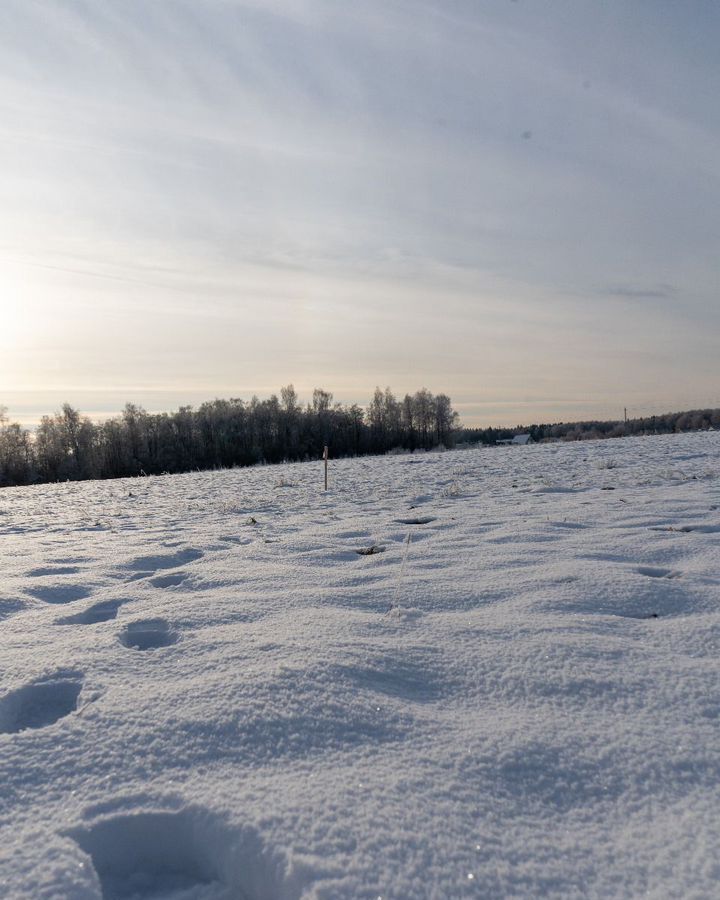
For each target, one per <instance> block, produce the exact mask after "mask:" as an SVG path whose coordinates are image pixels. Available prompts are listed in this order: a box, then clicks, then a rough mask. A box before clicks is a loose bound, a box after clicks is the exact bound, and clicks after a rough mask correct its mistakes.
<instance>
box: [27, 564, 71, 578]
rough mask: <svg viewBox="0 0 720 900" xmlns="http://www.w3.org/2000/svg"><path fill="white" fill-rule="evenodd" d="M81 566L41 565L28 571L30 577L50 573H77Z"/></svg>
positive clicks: (43, 575)
mask: <svg viewBox="0 0 720 900" xmlns="http://www.w3.org/2000/svg"><path fill="white" fill-rule="evenodd" d="M79 572H80V567H79V566H41V567H40V568H38V569H33V570H32V571H30V572H28V578H44V577H46V576H48V575H77V574H78V573H79Z"/></svg>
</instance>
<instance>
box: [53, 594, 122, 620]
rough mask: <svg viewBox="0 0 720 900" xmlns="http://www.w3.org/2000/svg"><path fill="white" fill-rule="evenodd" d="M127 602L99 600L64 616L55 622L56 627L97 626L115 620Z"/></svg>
mask: <svg viewBox="0 0 720 900" xmlns="http://www.w3.org/2000/svg"><path fill="white" fill-rule="evenodd" d="M127 602H128V601H127V600H101V601H100V603H94V604H93V605H92V606H88V608H87V609H85V610H83V611H82V612H80V613H76V614H75V615H72V616H64V617H63V618H62V619H57V620H56V621H55V624H56V625H97V624H98V623H99V622H110V621H111V620H112V619H116V618H117V614H118V610H119V609H120V607H121V606H122V605H123V603H127Z"/></svg>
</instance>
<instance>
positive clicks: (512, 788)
mask: <svg viewBox="0 0 720 900" xmlns="http://www.w3.org/2000/svg"><path fill="white" fill-rule="evenodd" d="M321 466H322V464H321V463H317V464H316V463H312V464H294V465H286V466H280V467H259V468H254V469H238V470H234V471H228V472H214V473H195V474H191V475H179V476H172V477H170V476H168V477H157V478H143V479H132V480H123V481H110V482H94V483H75V484H61V485H49V486H42V487H35V488H17V489H7V490H4V491H2V492H0V534H1V535H2V544H1V546H2V580H1V582H0V617H2V622H1V624H0V632H1V634H2V638H1V640H0V647H1V650H0V665H1V671H0V816H1V820H0V821H1V824H2V832H1V834H0V895H1V896H2V897H4V898H5V897H7V898H16V897H18V898H24V897H28V898H29V897H32V898H50V897H56V898H60V897H63V898H64V897H69V898H83V900H84V898H97V897H100V896H102V897H106V898H174V900H191V898H192V900H210V898H213V900H220V898H244V900H261V898H263V900H269V898H278V900H298V898H305V900H307V898H325V900H330V898H333V900H334V898H378V897H382V898H386V900H389V898H443V900H445V898H465V897H540V896H548V897H550V896H563V897H581V896H582V897H600V896H602V897H612V896H615V897H638V896H646V897H656V898H661V897H662V898H669V897H684V898H687V897H695V898H699V897H713V896H714V897H717V896H720V841H719V836H720V821H719V812H718V811H719V810H720V682H719V680H718V646H719V644H720V553H719V549H720V481H719V480H718V476H719V475H720V434H718V433H704V434H693V435H678V436H668V437H647V438H635V439H625V440H616V441H605V442H591V443H580V444H556V445H544V446H531V447H503V448H492V449H481V450H472V451H464V452H461V451H458V452H452V453H434V454H422V455H411V456H397V457H385V458H372V459H369V458H365V459H357V460H346V461H335V462H331V470H330V471H331V490H329V491H328V493H327V494H325V493H323V491H322V490H321V486H322V468H321ZM359 551H366V552H365V553H360V552H359Z"/></svg>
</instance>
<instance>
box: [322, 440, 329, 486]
mask: <svg viewBox="0 0 720 900" xmlns="http://www.w3.org/2000/svg"><path fill="white" fill-rule="evenodd" d="M323 459H324V460H325V490H327V464H328V446H327V444H325V446H324V447H323Z"/></svg>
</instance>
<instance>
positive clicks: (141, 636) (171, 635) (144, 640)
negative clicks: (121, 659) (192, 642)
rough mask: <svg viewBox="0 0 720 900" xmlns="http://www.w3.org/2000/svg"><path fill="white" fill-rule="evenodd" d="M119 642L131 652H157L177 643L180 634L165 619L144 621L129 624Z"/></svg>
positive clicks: (119, 637)
mask: <svg viewBox="0 0 720 900" xmlns="http://www.w3.org/2000/svg"><path fill="white" fill-rule="evenodd" d="M118 640H119V641H120V643H121V644H122V645H123V646H124V647H128V648H129V649H131V650H155V649H157V648H159V647H169V646H170V645H171V644H175V643H177V641H178V634H177V632H176V631H175V630H174V629H173V628H172V626H171V625H170V623H169V622H166V621H165V619H144V620H142V621H138V622H129V623H128V624H127V625H126V626H125V627H124V628H123V630H122V631H121V632H120V634H119V635H118Z"/></svg>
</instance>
